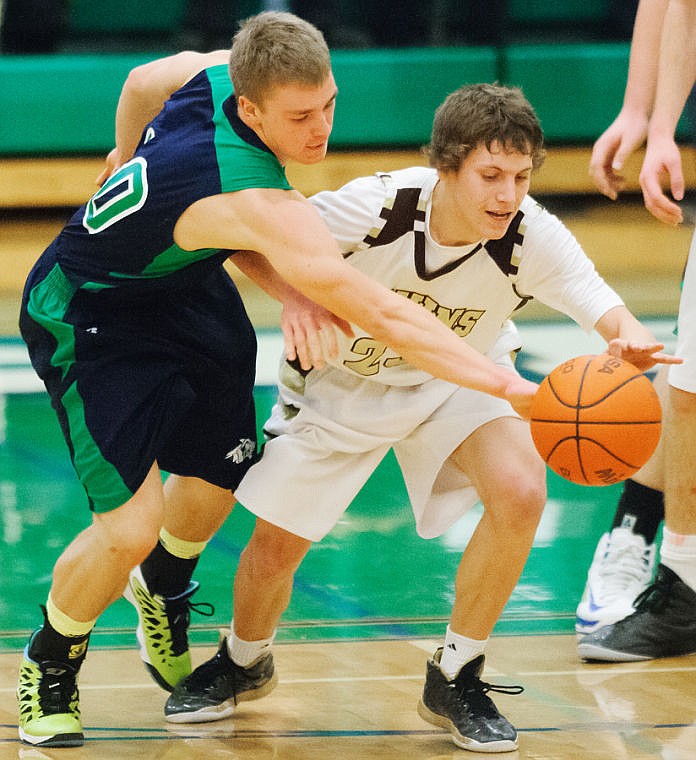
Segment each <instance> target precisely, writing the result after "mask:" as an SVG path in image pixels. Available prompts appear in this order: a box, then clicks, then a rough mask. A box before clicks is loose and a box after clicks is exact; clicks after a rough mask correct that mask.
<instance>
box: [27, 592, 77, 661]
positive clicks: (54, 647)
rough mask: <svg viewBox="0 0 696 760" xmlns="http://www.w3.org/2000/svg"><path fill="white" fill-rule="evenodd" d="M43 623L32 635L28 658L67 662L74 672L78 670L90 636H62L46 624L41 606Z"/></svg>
mask: <svg viewBox="0 0 696 760" xmlns="http://www.w3.org/2000/svg"><path fill="white" fill-rule="evenodd" d="M41 611H42V612H43V616H44V623H43V626H42V627H41V628H39V630H38V631H37V632H36V633H35V634H34V636H33V637H32V639H31V643H30V644H29V657H31V659H32V660H34V661H35V662H44V661H45V660H54V661H56V662H67V663H68V664H69V665H70V666H71V667H73V668H75V670H79V669H80V666H81V665H82V663H83V662H84V659H85V657H86V656H87V645H88V643H89V636H90V634H89V633H88V634H86V635H85V636H64V635H63V634H62V633H59V632H58V631H56V629H55V628H54V627H53V626H52V625H51V624H50V623H49V622H48V615H47V614H46V608H45V607H44V606H43V605H41Z"/></svg>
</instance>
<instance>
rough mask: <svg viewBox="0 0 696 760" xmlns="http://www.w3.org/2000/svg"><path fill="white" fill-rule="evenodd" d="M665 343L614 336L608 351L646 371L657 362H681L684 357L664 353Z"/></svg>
mask: <svg viewBox="0 0 696 760" xmlns="http://www.w3.org/2000/svg"><path fill="white" fill-rule="evenodd" d="M664 347H665V346H664V343H634V342H632V341H628V340H623V339H622V338H614V339H613V340H610V341H609V343H607V350H606V353H607V354H609V355H610V356H615V357H617V358H618V359H623V360H624V361H627V362H630V363H631V364H632V365H633V366H634V367H635V368H636V369H639V370H640V371H641V372H645V371H647V370H649V369H652V368H653V367H654V366H655V365H656V364H681V363H682V362H683V360H682V359H680V358H678V357H677V356H672V355H671V354H665V353H662V349H663V348H664Z"/></svg>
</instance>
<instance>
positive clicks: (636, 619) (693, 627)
mask: <svg viewBox="0 0 696 760" xmlns="http://www.w3.org/2000/svg"><path fill="white" fill-rule="evenodd" d="M633 606H634V607H635V612H633V614H631V615H629V616H628V617H625V618H623V620H619V621H617V622H616V623H612V624H611V625H606V626H604V627H603V628H599V629H598V630H596V631H594V632H593V633H588V634H587V635H586V636H583V637H582V638H581V639H579V641H578V655H579V656H580V657H582V658H583V659H585V660H600V661H604V662H639V661H641V660H654V659H657V658H660V657H678V656H680V655H685V654H694V653H696V591H694V590H693V589H692V588H691V587H690V586H688V585H687V584H686V583H684V581H683V580H682V579H681V578H680V577H679V576H678V575H677V574H676V573H675V572H674V571H673V570H671V569H670V568H669V567H666V566H665V565H663V564H659V565H658V566H657V575H656V576H655V580H654V581H653V583H652V585H651V586H648V588H646V589H645V591H643V592H642V593H641V594H639V595H638V597H637V598H636V600H635V601H634V602H633Z"/></svg>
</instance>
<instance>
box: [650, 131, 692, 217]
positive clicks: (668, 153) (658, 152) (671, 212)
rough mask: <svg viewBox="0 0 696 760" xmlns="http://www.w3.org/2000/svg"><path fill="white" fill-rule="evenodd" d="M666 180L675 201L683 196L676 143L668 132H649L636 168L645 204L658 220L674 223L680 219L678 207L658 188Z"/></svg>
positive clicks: (682, 182) (660, 187) (679, 158)
mask: <svg viewBox="0 0 696 760" xmlns="http://www.w3.org/2000/svg"><path fill="white" fill-rule="evenodd" d="M667 184H668V186H669V190H670V192H671V194H672V198H674V200H675V201H681V200H683V198H684V173H683V171H682V162H681V155H680V153H679V147H678V146H677V144H676V142H675V141H674V138H673V137H672V136H671V135H669V136H661V135H653V134H652V133H651V135H650V139H649V140H648V147H647V150H646V151H645V159H644V160H643V167H642V169H641V170H640V186H641V188H642V190H643V200H644V201H645V208H647V209H648V211H649V212H650V213H651V214H652V215H653V216H654V217H655V218H656V219H659V220H660V221H661V222H664V223H665V224H671V225H672V226H676V225H677V224H681V222H682V221H683V216H682V210H681V208H679V206H678V204H676V203H675V202H674V201H673V200H671V199H670V198H668V197H667V194H666V192H665V191H664V190H663V189H662V188H663V186H665V185H667Z"/></svg>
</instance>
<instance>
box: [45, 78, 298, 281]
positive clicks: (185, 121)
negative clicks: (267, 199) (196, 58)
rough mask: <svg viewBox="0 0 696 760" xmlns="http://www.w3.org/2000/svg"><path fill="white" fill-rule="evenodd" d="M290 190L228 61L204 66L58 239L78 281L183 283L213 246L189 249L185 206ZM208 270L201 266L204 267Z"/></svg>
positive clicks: (59, 253) (65, 265) (68, 272)
mask: <svg viewBox="0 0 696 760" xmlns="http://www.w3.org/2000/svg"><path fill="white" fill-rule="evenodd" d="M254 187H260V188H281V189H289V188H290V185H289V184H288V181H287V178H286V176H285V172H284V169H283V167H282V166H281V164H280V163H279V162H278V159H277V158H276V157H275V155H274V154H273V153H272V152H271V151H270V150H269V149H268V148H267V147H266V146H265V145H264V144H263V143H262V142H261V141H260V140H259V138H258V137H257V136H256V134H255V133H254V132H253V131H251V130H250V129H249V128H248V127H246V126H245V125H244V124H243V123H242V122H241V121H240V120H239V118H238V116H237V104H236V100H235V98H234V95H233V94H232V85H231V82H230V79H229V75H228V71H227V67H226V66H224V65H221V66H214V67H211V68H209V69H206V70H204V71H202V72H200V73H199V74H198V75H197V76H196V77H194V78H193V79H192V80H191V81H190V82H188V83H187V84H186V85H184V87H182V88H181V89H180V90H178V91H177V92H175V93H174V94H173V95H172V97H171V98H170V99H169V100H168V101H167V103H166V104H165V106H164V109H163V110H162V111H161V113H160V114H159V115H158V116H157V117H156V118H155V119H154V120H153V121H152V122H151V123H150V124H149V125H148V126H147V128H146V129H145V131H144V133H143V137H142V139H141V142H140V144H139V146H138V148H137V150H136V152H135V155H134V157H133V158H132V160H130V161H129V162H128V163H126V164H125V165H124V166H122V167H121V168H120V169H119V170H118V171H116V172H115V173H114V174H113V175H112V176H111V177H110V178H109V179H108V180H107V182H106V183H105V184H104V186H103V187H102V188H100V190H99V191H98V192H97V193H95V195H94V196H92V198H90V200H89V201H88V202H87V203H86V204H85V206H83V207H82V208H81V209H79V210H78V211H77V213H76V214H75V215H74V216H73V217H72V219H71V220H70V222H69V223H68V224H67V226H66V227H65V229H64V230H63V231H62V232H61V234H60V235H59V237H58V239H57V241H56V257H57V262H58V264H59V265H60V268H61V270H62V271H63V273H64V274H65V276H66V277H67V278H68V280H69V281H70V282H71V283H72V284H73V285H74V286H76V287H83V288H89V289H93V290H100V289H103V288H104V287H108V288H114V287H117V288H123V287H132V286H134V285H136V286H137V285H138V284H139V285H140V286H141V287H142V284H143V283H144V282H150V283H151V284H153V283H152V281H153V280H154V281H158V282H157V283H155V284H156V287H157V288H158V289H159V288H162V287H164V288H166V287H169V286H172V287H176V284H177V283H178V282H179V281H180V280H181V278H182V277H184V280H185V281H187V284H190V282H188V281H189V280H190V276H194V278H195V273H196V271H197V270H198V269H199V267H197V266H194V267H193V269H192V270H191V271H189V272H186V271H185V270H186V269H187V268H188V267H190V266H191V265H193V264H196V263H197V262H201V261H206V260H211V259H212V261H209V262H208V263H211V264H218V263H219V257H218V256H217V254H218V251H217V250H210V249H202V250H197V251H185V250H183V249H182V248H180V247H179V246H177V245H176V243H175V242H174V226H175V225H176V222H177V220H178V219H179V217H180V216H181V214H182V213H183V212H184V211H185V210H186V208H188V207H189V206H190V205H192V204H193V203H195V202H196V201H198V200H200V199H201V198H205V197H208V196H212V195H217V194H219V193H224V192H232V191H235V190H242V189H246V188H254ZM204 268H207V266H206V267H204Z"/></svg>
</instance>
